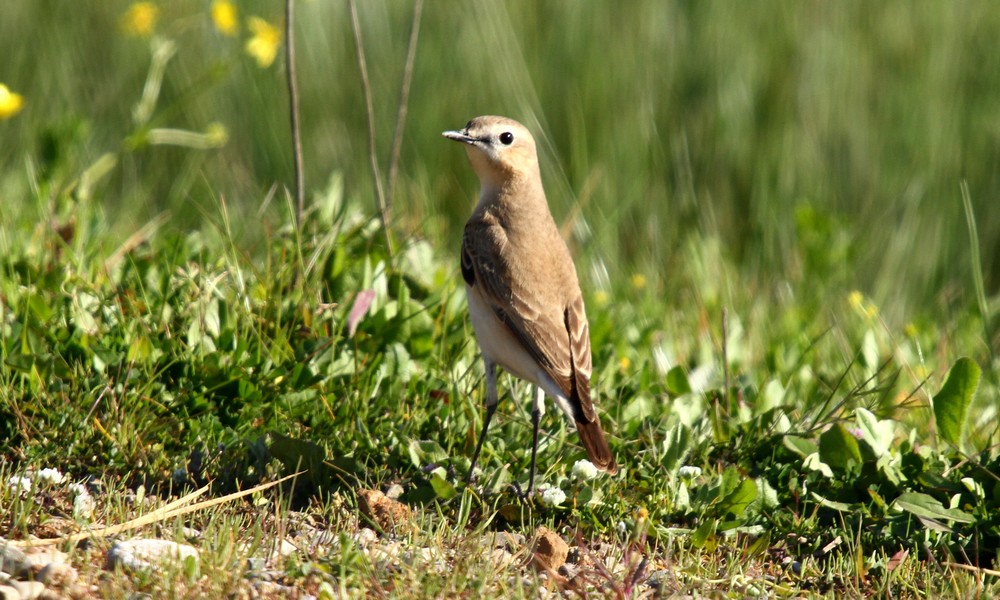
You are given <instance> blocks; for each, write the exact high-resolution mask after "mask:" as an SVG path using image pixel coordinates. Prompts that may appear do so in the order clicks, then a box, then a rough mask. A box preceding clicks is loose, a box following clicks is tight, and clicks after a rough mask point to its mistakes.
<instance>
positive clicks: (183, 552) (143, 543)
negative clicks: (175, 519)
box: [108, 539, 199, 571]
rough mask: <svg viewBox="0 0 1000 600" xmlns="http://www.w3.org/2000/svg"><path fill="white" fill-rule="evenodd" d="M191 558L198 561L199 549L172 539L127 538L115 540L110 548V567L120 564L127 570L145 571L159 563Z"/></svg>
mask: <svg viewBox="0 0 1000 600" xmlns="http://www.w3.org/2000/svg"><path fill="white" fill-rule="evenodd" d="M189 558H193V559H194V560H195V561H197V560H198V559H199V557H198V550H197V549H195V548H194V547H193V546H188V545H187V544H178V543H177V542H172V541H170V540H157V539H148V540H126V541H120V542H115V545H114V546H112V547H111V549H110V550H108V566H109V568H112V569H114V568H115V567H119V566H120V567H122V568H123V569H125V570H127V571H145V570H149V569H153V568H155V566H156V564H157V563H161V562H165V561H177V562H183V561H185V560H187V559H189Z"/></svg>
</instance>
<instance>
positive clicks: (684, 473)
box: [677, 465, 701, 479]
mask: <svg viewBox="0 0 1000 600" xmlns="http://www.w3.org/2000/svg"><path fill="white" fill-rule="evenodd" d="M677 472H678V474H679V475H680V476H681V477H683V478H684V479H694V478H696V477H701V467H691V466H688V465H684V466H683V467H681V468H680V469H678V471H677Z"/></svg>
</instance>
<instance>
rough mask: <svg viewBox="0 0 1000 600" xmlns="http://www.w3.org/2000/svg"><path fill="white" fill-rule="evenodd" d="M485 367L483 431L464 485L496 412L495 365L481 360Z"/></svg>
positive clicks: (473, 469) (470, 476) (497, 399)
mask: <svg viewBox="0 0 1000 600" xmlns="http://www.w3.org/2000/svg"><path fill="white" fill-rule="evenodd" d="M483 363H484V364H485V366H486V417H485V418H484V419H483V431H482V432H481V433H480V434H479V441H478V442H476V451H475V452H474V453H473V454H472V463H471V464H470V465H469V474H468V475H467V476H466V478H465V485H469V484H470V483H472V474H473V473H474V472H475V470H476V461H478V460H479V452H480V451H481V450H482V449H483V442H484V441H485V440H486V430H487V429H489V428H490V419H492V418H493V413H495V412H496V410H497V403H498V401H499V398H498V396H497V367H496V363H494V362H493V361H491V360H490V359H488V358H485V357H484V358H483Z"/></svg>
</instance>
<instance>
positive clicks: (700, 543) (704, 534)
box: [691, 519, 719, 549]
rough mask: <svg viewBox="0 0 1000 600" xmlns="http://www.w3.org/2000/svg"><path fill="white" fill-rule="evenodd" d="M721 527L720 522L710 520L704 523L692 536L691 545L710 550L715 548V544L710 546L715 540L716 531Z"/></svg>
mask: <svg viewBox="0 0 1000 600" xmlns="http://www.w3.org/2000/svg"><path fill="white" fill-rule="evenodd" d="M718 526H719V522H718V521H716V520H715V519H709V520H707V521H704V522H703V523H702V524H701V525H699V526H698V528H697V529H695V530H694V532H693V533H692V534H691V545H692V546H694V547H695V548H708V549H711V546H714V543H712V544H710V542H712V541H713V540H714V538H715V530H716V528H717V527H718Z"/></svg>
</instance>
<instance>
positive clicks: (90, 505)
mask: <svg viewBox="0 0 1000 600" xmlns="http://www.w3.org/2000/svg"><path fill="white" fill-rule="evenodd" d="M93 516H94V497H93V496H91V495H90V494H88V493H86V490H84V493H82V494H77V496H76V498H74V499H73V518H74V519H77V520H79V521H84V520H89V519H90V518H91V517H93Z"/></svg>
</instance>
